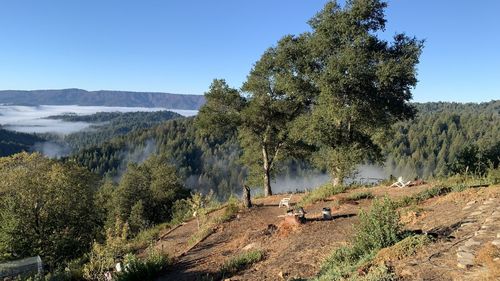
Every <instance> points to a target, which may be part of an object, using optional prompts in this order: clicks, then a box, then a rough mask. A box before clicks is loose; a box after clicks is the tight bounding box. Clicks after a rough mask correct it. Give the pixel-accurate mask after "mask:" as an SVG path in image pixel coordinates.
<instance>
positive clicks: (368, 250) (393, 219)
mask: <svg viewBox="0 0 500 281" xmlns="http://www.w3.org/2000/svg"><path fill="white" fill-rule="evenodd" d="M396 208H397V205H396V204H395V203H394V202H393V201H391V200H390V199H388V198H384V199H379V200H375V201H374V202H373V205H372V208H371V209H370V211H369V212H361V214H360V222H359V225H358V226H357V227H356V233H355V235H354V238H353V240H352V244H351V246H345V247H340V248H338V249H336V250H335V251H334V252H333V254H332V255H331V256H330V257H329V258H328V259H327V260H326V262H325V263H324V264H323V266H322V268H321V271H320V273H319V276H318V277H317V280H343V279H348V280H351V279H349V278H358V277H356V275H353V273H355V272H356V270H357V269H358V268H360V267H362V266H363V265H366V264H369V262H370V261H371V260H372V259H373V258H374V256H375V255H376V253H377V252H378V251H379V250H380V249H382V248H384V247H388V246H391V245H393V244H395V243H396V242H398V241H399V240H400V239H401V233H402V231H401V224H400V223H399V213H398V212H397V209H396ZM377 270H378V271H377ZM377 270H376V271H374V273H372V275H370V276H374V277H373V278H375V279H366V280H377V279H376V278H378V277H380V278H382V277H384V278H389V277H390V276H392V275H391V274H390V273H389V272H385V271H384V272H382V271H381V272H379V271H380V269H377ZM377 276H378V277H377ZM352 280H361V279H359V278H358V279H352ZM363 280H364V279H363ZM380 280H391V279H383V278H382V279H380Z"/></svg>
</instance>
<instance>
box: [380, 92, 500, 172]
mask: <svg viewBox="0 0 500 281" xmlns="http://www.w3.org/2000/svg"><path fill="white" fill-rule="evenodd" d="M415 106H416V108H417V110H418V116H417V118H415V120H412V121H405V122H400V123H397V124H395V125H394V126H393V128H392V134H391V135H388V137H387V139H386V144H385V145H384V146H383V148H384V154H385V155H387V162H386V169H387V171H388V172H390V173H393V174H395V175H401V176H404V177H405V178H415V177H420V178H430V177H444V176H447V175H449V174H450V173H464V172H465V169H466V167H467V166H469V169H468V173H469V174H471V173H473V172H475V171H478V172H480V173H482V172H483V171H484V170H483V169H484V167H490V162H491V163H493V164H494V163H496V165H497V166H498V155H500V152H498V151H499V147H500V145H499V144H498V140H499V139H500V130H499V128H500V115H499V114H498V112H499V108H500V101H498V100H497V101H491V102H485V103H480V104H474V103H466V104H460V103H443V102H439V103H422V104H415ZM474 147H475V148H477V150H478V152H479V154H475V153H474V154H472V155H470V156H472V160H471V161H469V160H470V159H469V160H468V159H467V158H469V157H465V158H463V157H464V156H466V155H467V154H468V153H465V150H469V149H470V148H473V149H474ZM460 154H462V156H461V157H462V159H459V158H457V156H459V155H460ZM494 155H496V157H495V156H494ZM474 158H476V159H474ZM495 159H496V160H495ZM478 160H480V161H481V162H482V163H481V162H478ZM477 166H479V167H477ZM450 168H452V169H454V171H450V170H449V169H450ZM478 168H479V169H478Z"/></svg>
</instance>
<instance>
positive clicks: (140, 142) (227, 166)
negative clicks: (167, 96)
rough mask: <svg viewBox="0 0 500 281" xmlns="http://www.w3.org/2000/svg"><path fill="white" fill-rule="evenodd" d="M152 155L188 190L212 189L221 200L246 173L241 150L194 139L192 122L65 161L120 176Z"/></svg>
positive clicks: (184, 121)
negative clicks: (162, 160)
mask: <svg viewBox="0 0 500 281" xmlns="http://www.w3.org/2000/svg"><path fill="white" fill-rule="evenodd" d="M154 153H158V154H160V155H161V156H163V157H165V158H166V159H168V161H169V162H170V163H171V164H173V165H175V166H176V167H177V173H178V174H179V175H180V176H181V177H182V178H183V179H184V181H185V183H186V186H187V187H189V188H196V189H199V190H205V191H208V190H209V189H212V190H214V191H215V192H217V193H218V194H219V195H221V197H228V196H229V195H230V194H231V193H232V192H234V191H235V190H236V189H238V187H239V186H241V182H242V181H243V179H244V177H245V171H244V169H243V167H242V166H241V165H240V164H239V163H238V160H239V155H240V153H241V149H240V148H239V147H238V145H237V143H236V142H235V141H234V139H229V140H227V141H225V142H209V141H207V139H201V138H199V137H197V135H196V132H195V128H194V126H193V118H184V119H178V120H171V121H167V122H165V123H163V124H161V125H159V126H156V127H154V128H151V129H148V130H144V131H137V132H133V133H131V134H128V135H125V136H121V137H117V138H115V139H113V140H112V141H110V142H108V143H105V144H103V145H101V146H96V147H92V148H89V149H85V150H83V151H81V152H79V153H77V154H75V155H73V156H71V157H70V158H68V159H73V160H75V161H77V162H78V163H80V164H82V165H83V166H85V167H88V168H89V169H90V170H91V171H93V172H96V173H98V174H101V175H104V174H109V175H110V176H119V175H121V173H122V172H123V171H124V170H125V169H126V167H127V164H128V162H129V161H130V162H141V161H143V160H145V159H146V158H147V157H148V156H149V155H150V154H154ZM238 190H239V189H238Z"/></svg>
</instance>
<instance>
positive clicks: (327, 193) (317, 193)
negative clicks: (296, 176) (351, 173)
mask: <svg viewBox="0 0 500 281" xmlns="http://www.w3.org/2000/svg"><path fill="white" fill-rule="evenodd" d="M344 191H346V187H345V186H343V185H336V186H334V185H332V184H331V183H326V184H324V185H322V186H320V187H318V188H316V189H314V190H312V191H311V192H309V193H307V194H306V195H304V196H303V197H302V199H301V200H300V202H299V203H298V205H299V206H306V205H309V204H313V203H315V202H317V201H320V200H324V199H326V198H328V197H331V196H333V195H336V194H339V193H342V192H344Z"/></svg>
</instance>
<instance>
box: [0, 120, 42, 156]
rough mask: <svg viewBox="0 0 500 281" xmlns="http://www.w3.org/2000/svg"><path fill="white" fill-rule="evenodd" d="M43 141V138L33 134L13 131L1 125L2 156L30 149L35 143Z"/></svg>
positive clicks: (0, 152)
mask: <svg viewBox="0 0 500 281" xmlns="http://www.w3.org/2000/svg"><path fill="white" fill-rule="evenodd" d="M43 141H45V140H44V139H43V138H41V137H38V136H35V135H32V134H24V133H18V132H12V131H8V130H4V129H2V128H1V127H0V157H3V156H8V155H11V154H14V153H18V152H21V151H29V150H30V149H31V148H32V146H33V145H34V144H35V143H37V142H43Z"/></svg>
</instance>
